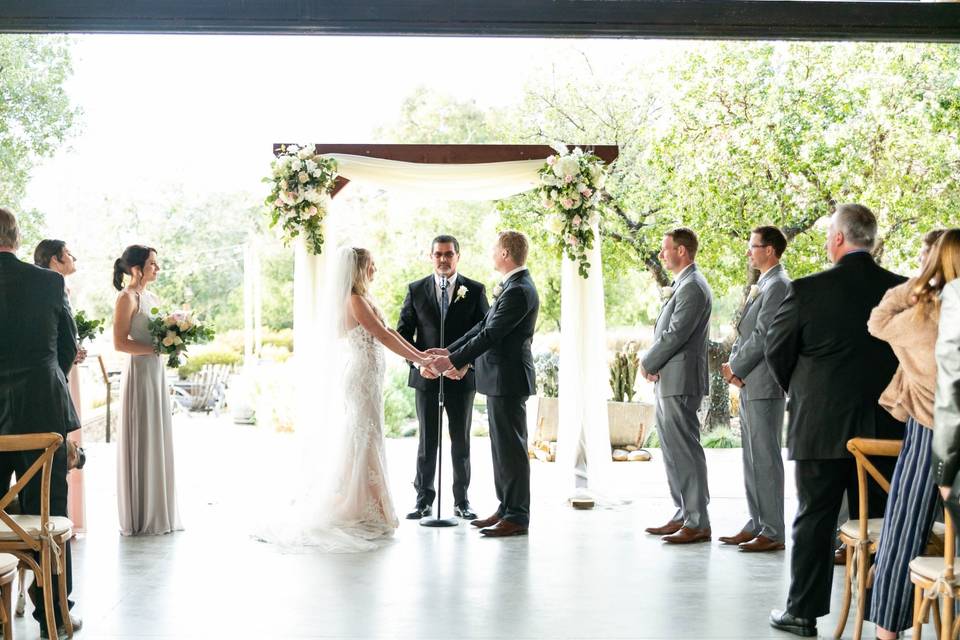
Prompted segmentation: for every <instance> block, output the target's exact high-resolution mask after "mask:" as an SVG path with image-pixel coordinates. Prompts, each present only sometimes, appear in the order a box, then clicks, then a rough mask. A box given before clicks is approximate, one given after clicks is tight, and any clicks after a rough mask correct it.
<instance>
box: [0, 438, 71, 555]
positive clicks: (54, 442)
mask: <svg viewBox="0 0 960 640" xmlns="http://www.w3.org/2000/svg"><path fill="white" fill-rule="evenodd" d="M62 444H63V436H61V435H60V434H57V433H27V434H23V435H13V436H0V453H8V452H16V451H41V452H42V453H40V455H39V456H38V457H37V459H36V460H34V461H33V464H31V465H30V466H29V467H28V468H27V470H26V471H25V472H24V473H23V475H21V476H19V477H18V478H17V482H16V483H15V484H14V485H13V486H12V487H10V488H9V489H8V490H7V492H6V494H5V495H4V496H3V497H2V498H0V521H3V523H4V524H6V525H7V526H8V527H10V529H11V530H12V531H14V532H15V533H16V534H17V536H18V537H19V538H20V539H21V541H22V542H23V543H25V544H26V545H28V546H30V547H31V548H34V549H39V543H38V542H37V541H36V536H34V535H31V534H29V533H27V532H26V531H25V530H24V529H23V527H21V526H20V525H19V524H17V523H16V522H15V521H14V519H13V518H11V517H10V514H8V513H7V506H8V505H9V504H10V503H11V502H13V499H14V498H15V497H17V495H18V494H19V493H20V491H22V490H23V488H24V487H25V486H26V485H27V483H28V482H30V480H31V479H33V477H34V476H35V475H37V473H38V472H40V530H41V531H46V529H47V523H48V522H49V520H50V477H51V473H52V470H53V456H54V454H56V452H57V449H59V448H60V446H61V445H62Z"/></svg>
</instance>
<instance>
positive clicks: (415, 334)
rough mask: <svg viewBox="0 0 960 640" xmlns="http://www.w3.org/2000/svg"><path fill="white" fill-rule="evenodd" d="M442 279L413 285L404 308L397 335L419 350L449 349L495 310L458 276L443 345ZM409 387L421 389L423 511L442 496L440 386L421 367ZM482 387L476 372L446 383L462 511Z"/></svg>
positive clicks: (419, 484)
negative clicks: (438, 486) (437, 479)
mask: <svg viewBox="0 0 960 640" xmlns="http://www.w3.org/2000/svg"><path fill="white" fill-rule="evenodd" d="M438 280H439V278H438V276H437V275H436V274H430V275H429V276H427V277H426V278H423V279H422V280H417V281H416V282H412V283H410V284H409V285H408V286H407V297H406V299H405V300H404V301H403V307H402V308H401V309H400V321H399V322H398V323H397V332H398V333H399V334H400V335H402V336H403V337H404V338H405V339H406V340H407V341H408V342H410V343H411V344H413V345H414V346H415V347H416V348H417V349H420V350H421V351H426V350H427V349H430V348H434V347H447V346H448V345H450V344H451V343H453V342H455V341H456V340H459V339H460V338H461V337H463V335H464V334H465V333H467V331H469V330H470V329H471V328H473V326H474V325H475V324H477V323H478V322H480V321H481V320H482V319H483V317H484V316H485V315H486V313H487V310H488V309H489V308H490V305H489V304H488V303H487V294H486V291H485V290H484V286H483V285H482V284H481V283H479V282H477V281H476V280H471V279H470V278H466V277H464V276H463V275H461V274H459V273H457V274H456V278H455V279H454V280H453V283H452V284H451V285H449V286H448V292H447V297H448V305H447V311H446V322H445V323H444V336H443V337H444V344H441V343H440V302H441V301H440V287H439V284H438ZM408 385H409V386H411V387H413V388H414V389H416V397H417V418H418V420H419V421H420V445H419V448H418V449H417V476H416V479H415V480H414V487H415V488H416V490H417V507H416V508H417V510H418V511H423V510H424V508H425V507H429V506H430V505H432V504H433V500H434V498H435V497H436V491H435V489H434V476H435V475H436V470H437V447H438V437H437V436H438V433H437V419H438V413H439V410H440V408H439V405H438V396H439V389H440V381H439V380H438V379H427V378H425V377H423V376H422V375H420V369H419V367H417V366H415V365H413V364H411V365H410V376H409V380H408ZM476 393H477V387H476V381H475V376H474V372H473V371H472V370H471V371H468V372H467V374H466V375H465V376H464V377H463V378H462V379H460V380H450V379H444V381H443V394H444V406H445V407H446V414H447V423H448V426H449V432H450V457H451V459H452V461H453V499H454V503H455V504H456V506H457V507H458V508H463V509H464V510H466V507H468V506H469V504H468V503H469V501H468V499H467V490H468V489H469V487H470V426H471V422H472V417H473V399H474V397H475V396H476Z"/></svg>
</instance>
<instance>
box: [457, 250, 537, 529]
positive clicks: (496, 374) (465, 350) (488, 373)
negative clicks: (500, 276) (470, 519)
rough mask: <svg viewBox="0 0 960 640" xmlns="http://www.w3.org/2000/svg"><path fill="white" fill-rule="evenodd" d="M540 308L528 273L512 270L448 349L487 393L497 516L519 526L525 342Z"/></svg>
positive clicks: (523, 506)
mask: <svg viewBox="0 0 960 640" xmlns="http://www.w3.org/2000/svg"><path fill="white" fill-rule="evenodd" d="M539 310H540V298H539V296H538V295H537V288H536V287H535V286H534V284H533V280H532V279H531V278H530V272H529V271H527V270H526V269H524V270H522V271H519V272H517V273H514V274H513V275H511V276H510V277H509V278H508V279H507V280H506V281H505V282H504V283H503V285H502V290H501V291H500V295H499V296H497V297H496V298H495V299H494V301H493V304H492V305H491V306H490V311H488V312H487V315H486V317H484V319H483V320H481V321H480V322H479V323H477V325H476V326H475V327H473V329H471V330H470V331H468V332H467V333H466V334H465V335H464V336H463V337H462V338H460V339H459V340H457V341H456V342H454V343H453V344H451V345H450V346H449V347H448V349H449V351H450V362H451V363H452V364H453V366H455V367H456V368H458V369H460V368H463V366H464V365H466V364H468V363H470V362H475V364H476V370H477V371H476V381H477V391H478V392H480V393H482V394H484V395H485V396H487V416H488V418H489V420H490V446H491V449H492V451H493V478H494V484H495V486H496V491H497V499H498V500H499V501H500V506H499V508H498V509H497V514H498V515H499V516H500V517H501V518H502V519H504V520H507V521H508V522H512V523H514V524H518V525H522V526H524V527H525V526H527V525H528V524H529V522H530V460H529V458H528V457H527V411H526V402H527V398H529V397H530V396H531V395H533V394H534V393H536V376H535V373H534V369H533V353H532V351H531V349H530V346H531V343H532V342H533V333H534V331H535V330H536V325H537V313H538V312H539Z"/></svg>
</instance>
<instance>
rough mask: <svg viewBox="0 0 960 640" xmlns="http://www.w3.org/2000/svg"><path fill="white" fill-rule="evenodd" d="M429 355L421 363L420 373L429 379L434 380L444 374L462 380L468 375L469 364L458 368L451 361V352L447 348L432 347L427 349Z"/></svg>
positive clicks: (446, 376)
mask: <svg viewBox="0 0 960 640" xmlns="http://www.w3.org/2000/svg"><path fill="white" fill-rule="evenodd" d="M426 353H427V357H426V358H424V359H423V360H422V361H421V363H420V375H421V376H423V377H424V378H427V379H428V380H433V379H435V378H439V377H440V376H443V377H444V378H447V379H450V380H460V379H461V378H463V376H465V375H467V369H468V368H469V365H464V366H463V367H462V368H461V369H457V368H456V367H454V366H453V363H452V362H450V352H449V351H447V350H446V349H440V348H436V347H435V348H432V349H427V351H426Z"/></svg>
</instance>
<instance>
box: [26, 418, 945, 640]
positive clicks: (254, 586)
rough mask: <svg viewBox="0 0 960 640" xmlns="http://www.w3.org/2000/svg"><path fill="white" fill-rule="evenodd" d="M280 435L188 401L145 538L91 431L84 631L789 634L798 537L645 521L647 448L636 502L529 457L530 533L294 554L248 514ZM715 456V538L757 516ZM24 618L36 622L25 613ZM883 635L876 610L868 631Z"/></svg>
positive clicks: (481, 505) (404, 473) (185, 634)
mask: <svg viewBox="0 0 960 640" xmlns="http://www.w3.org/2000/svg"><path fill="white" fill-rule="evenodd" d="M278 438H281V439H282V438H284V436H275V435H270V434H264V433H262V432H261V431H258V430H257V429H256V428H255V427H244V426H235V425H232V424H230V422H229V420H224V419H221V420H216V419H205V418H190V417H188V416H178V418H177V424H176V441H177V465H178V483H179V487H178V493H179V499H180V504H181V511H182V515H183V520H184V523H185V525H186V527H187V530H186V531H184V532H182V533H177V534H173V535H167V536H161V537H145V538H121V537H120V536H119V535H118V534H117V532H116V531H117V520H116V498H115V487H114V482H115V475H114V474H115V465H114V455H115V450H114V448H113V446H112V445H103V444H101V445H93V446H91V447H90V460H89V462H88V469H87V471H86V472H85V473H86V474H87V476H86V482H87V504H88V513H87V517H88V533H87V534H86V535H85V536H84V537H83V538H82V539H81V540H79V541H77V542H76V544H75V547H74V554H75V555H74V558H75V561H74V567H75V575H76V579H75V580H76V583H75V584H76V586H75V590H74V597H75V599H76V600H77V602H78V607H77V612H78V613H80V614H81V615H82V616H83V618H84V623H85V626H84V628H83V630H82V631H81V632H80V633H79V634H78V638H89V639H94V638H104V639H108V638H109V639H114V638H129V639H133V638H178V639H180V638H251V639H252V638H257V639H261V638H384V639H386V638H391V639H392V638H437V639H440V638H443V639H446V638H650V639H653V638H737V639H744V638H789V637H793V636H789V635H787V634H783V633H780V632H777V631H774V630H772V629H770V628H769V627H768V626H767V614H768V612H769V610H770V609H771V608H774V607H781V606H782V605H783V602H784V598H785V593H786V589H787V583H788V577H789V556H788V555H787V554H786V553H776V554H758V555H749V554H744V553H740V552H738V551H737V550H735V549H732V548H728V547H721V546H719V545H718V543H716V542H713V543H712V544H700V545H695V546H690V547H665V546H663V545H662V543H661V542H660V541H659V540H658V539H657V538H655V537H652V536H648V535H646V534H644V533H643V528H644V527H645V526H649V525H651V524H661V523H662V522H663V521H664V520H665V519H666V518H667V517H668V516H669V515H670V511H671V510H670V505H669V503H668V500H665V499H664V497H665V496H666V495H667V491H666V484H665V478H664V473H663V468H662V466H661V464H660V462H659V455H657V452H656V451H654V453H655V455H654V460H653V461H652V462H649V463H640V462H637V463H619V464H618V465H617V466H616V473H617V474H618V475H619V476H620V478H621V480H622V482H621V486H622V487H623V489H624V494H625V496H626V497H629V498H631V499H632V500H633V502H632V504H630V505H628V506H626V507H622V508H617V509H612V510H596V511H574V510H571V509H569V508H568V507H566V506H565V504H564V498H565V490H566V488H567V487H569V486H570V484H571V482H570V480H569V479H568V478H566V477H563V476H562V475H561V474H560V469H559V468H558V467H556V466H555V465H550V464H544V463H534V464H533V500H534V502H533V510H532V527H531V530H530V535H529V536H528V537H520V538H512V539H506V540H496V539H485V538H481V537H480V536H479V535H478V534H477V532H476V531H474V530H472V527H469V526H468V525H466V524H463V525H461V526H459V527H456V528H453V529H428V528H425V527H420V526H418V525H417V524H416V523H414V522H408V521H406V520H403V521H402V523H401V527H400V530H399V531H398V533H397V536H396V540H395V541H394V542H392V543H391V544H389V545H388V546H387V547H386V548H384V549H381V550H379V551H376V552H372V553H367V554H351V555H324V554H319V553H313V552H307V553H282V552H280V551H279V550H278V549H277V548H275V547H272V546H270V545H266V544H262V543H258V542H255V541H253V540H252V539H250V538H249V536H248V534H247V532H248V531H249V528H248V526H246V525H244V524H242V523H243V522H247V521H249V520H250V518H251V517H252V516H251V513H252V512H254V511H255V510H256V509H257V504H250V503H249V502H250V496H253V495H257V489H256V487H257V486H258V485H259V486H265V485H264V483H267V482H269V477H270V473H271V472H272V471H274V470H275V467H276V465H278V464H282V463H281V462H279V461H278V460H276V458H266V457H264V456H265V454H264V452H266V451H270V449H268V447H269V446H270V444H271V443H276V442H277V439H278ZM281 441H283V440H281ZM274 449H276V447H275V444H274ZM415 451H416V442H415V440H413V439H407V440H392V441H390V442H389V447H388V456H389V464H390V471H391V478H392V485H393V492H394V498H395V501H396V504H397V509H398V511H400V512H401V515H402V513H403V512H405V511H407V510H408V509H409V508H411V507H412V506H413V502H414V494H413V490H412V488H411V485H410V480H411V479H412V477H413V465H414V457H415ZM206 459H210V460H212V462H209V463H208V464H209V468H205V467H204V464H205V460H206ZM708 463H709V469H710V486H711V490H712V492H713V501H712V503H711V517H712V519H713V532H714V537H715V538H716V536H718V535H723V534H733V533H735V532H737V531H738V530H739V527H740V526H741V525H742V524H743V522H744V520H745V513H744V508H745V507H744V500H743V489H742V480H741V471H740V451H739V450H738V449H737V450H713V451H709V452H708ZM473 465H474V480H473V484H472V494H471V497H472V500H473V503H474V506H475V508H476V509H477V510H478V511H479V512H480V514H481V515H484V516H485V515H488V512H490V511H492V509H493V507H494V506H495V505H494V501H493V486H492V480H491V469H490V454H489V441H488V440H486V439H477V440H475V441H474V450H473ZM791 473H792V471H791V470H790V469H789V467H788V476H789V475H790V474H791ZM791 485H792V483H790V482H789V481H788V489H787V491H788V497H787V513H788V517H790V518H792V515H793V512H794V511H795V509H796V500H795V498H794V496H793V487H792V486H791ZM447 486H449V482H448V483H447ZM280 493H282V490H280V491H278V494H280ZM448 509H449V507H448V508H447V514H449V511H448ZM787 553H789V548H788V552H787ZM841 577H842V574H841V573H839V572H838V573H837V581H836V583H835V585H836V586H835V592H834V602H835V603H837V606H839V605H838V603H839V592H838V587H839V585H840V579H841ZM835 623H836V615H835V614H834V615H831V616H828V617H827V618H824V619H821V621H820V634H821V636H822V637H830V635H831V634H832V630H833V625H834V624H835ZM14 631H15V635H16V637H17V638H36V637H38V629H37V626H36V624H35V623H34V622H33V620H32V618H29V617H28V618H26V619H18V620H17V621H16V622H15V624H14ZM873 635H874V634H873V628H872V625H867V626H866V628H865V634H864V637H869V638H872V637H873ZM926 635H927V637H932V636H933V634H932V629H931V630H930V631H928V632H927V633H926ZM845 637H848V638H849V637H852V623H851V625H849V626H848V628H847V631H846V633H845Z"/></svg>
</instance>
